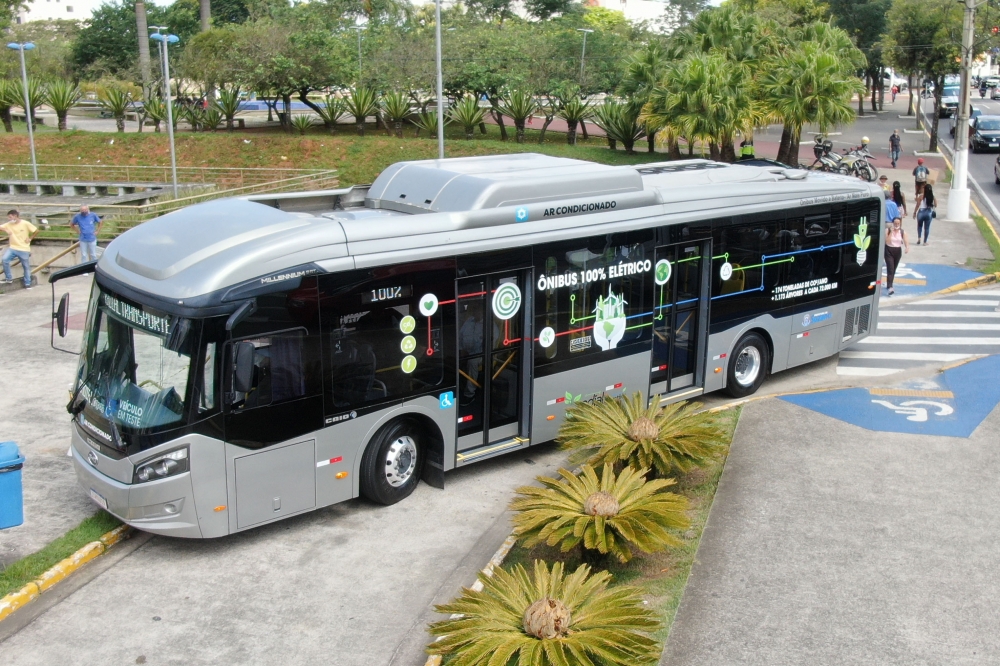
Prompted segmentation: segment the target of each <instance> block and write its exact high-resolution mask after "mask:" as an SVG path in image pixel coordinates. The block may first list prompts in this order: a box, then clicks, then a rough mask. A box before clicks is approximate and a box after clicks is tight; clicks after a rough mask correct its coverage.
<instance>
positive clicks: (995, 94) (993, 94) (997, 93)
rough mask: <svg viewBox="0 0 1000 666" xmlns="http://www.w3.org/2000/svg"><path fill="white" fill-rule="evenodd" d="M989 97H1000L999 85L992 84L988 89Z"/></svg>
mask: <svg viewBox="0 0 1000 666" xmlns="http://www.w3.org/2000/svg"><path fill="white" fill-rule="evenodd" d="M990 99H1000V87H998V86H993V88H992V89H990Z"/></svg>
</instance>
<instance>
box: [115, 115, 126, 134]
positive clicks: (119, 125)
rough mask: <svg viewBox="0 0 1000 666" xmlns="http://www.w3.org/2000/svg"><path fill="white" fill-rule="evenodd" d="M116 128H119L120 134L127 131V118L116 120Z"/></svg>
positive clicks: (119, 117)
mask: <svg viewBox="0 0 1000 666" xmlns="http://www.w3.org/2000/svg"><path fill="white" fill-rule="evenodd" d="M115 126H116V127H117V128H118V131H119V132H124V131H125V116H118V117H117V118H115Z"/></svg>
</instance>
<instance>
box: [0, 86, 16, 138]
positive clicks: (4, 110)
mask: <svg viewBox="0 0 1000 666" xmlns="http://www.w3.org/2000/svg"><path fill="white" fill-rule="evenodd" d="M18 90H19V89H18V87H17V86H16V85H15V84H14V82H13V81H11V80H10V79H0V119H2V120H3V128H4V131H6V132H13V131H14V124H13V122H12V121H11V116H10V110H11V108H12V107H15V106H17V92H18Z"/></svg>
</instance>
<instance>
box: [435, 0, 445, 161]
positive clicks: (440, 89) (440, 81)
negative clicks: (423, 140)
mask: <svg viewBox="0 0 1000 666" xmlns="http://www.w3.org/2000/svg"><path fill="white" fill-rule="evenodd" d="M434 63H435V65H436V67H437V110H438V159H439V160H443V159H444V99H443V97H444V75H443V74H442V73H441V0H434Z"/></svg>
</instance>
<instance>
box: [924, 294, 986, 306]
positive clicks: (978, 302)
mask: <svg viewBox="0 0 1000 666" xmlns="http://www.w3.org/2000/svg"><path fill="white" fill-rule="evenodd" d="M920 305H921V306H926V305H1000V301H998V300H996V297H995V296H994V297H993V298H991V299H982V300H979V299H968V298H961V299H959V298H954V299H947V298H942V299H940V300H938V299H934V300H930V301H920Z"/></svg>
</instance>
